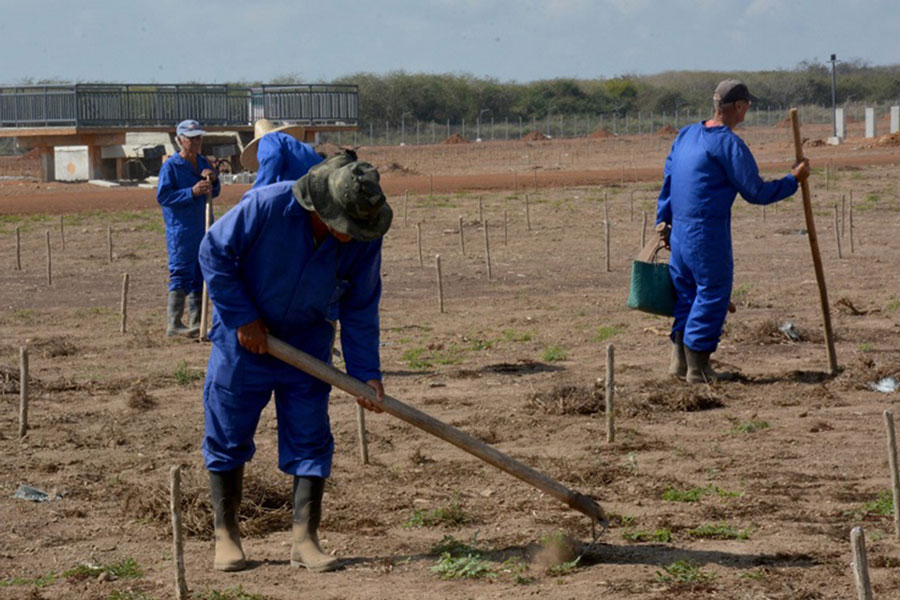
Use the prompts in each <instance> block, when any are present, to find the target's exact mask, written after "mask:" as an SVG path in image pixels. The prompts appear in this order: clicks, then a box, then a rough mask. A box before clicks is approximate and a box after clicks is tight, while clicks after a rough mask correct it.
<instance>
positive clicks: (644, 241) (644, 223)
mask: <svg viewBox="0 0 900 600" xmlns="http://www.w3.org/2000/svg"><path fill="white" fill-rule="evenodd" d="M641 213H642V214H641V249H642V250H643V249H644V246H646V245H647V211H646V210H643V211H641Z"/></svg>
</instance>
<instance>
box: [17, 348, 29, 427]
mask: <svg viewBox="0 0 900 600" xmlns="http://www.w3.org/2000/svg"><path fill="white" fill-rule="evenodd" d="M26 433H28V347H27V346H22V347H20V348H19V437H20V438H23V437H25V434H26Z"/></svg>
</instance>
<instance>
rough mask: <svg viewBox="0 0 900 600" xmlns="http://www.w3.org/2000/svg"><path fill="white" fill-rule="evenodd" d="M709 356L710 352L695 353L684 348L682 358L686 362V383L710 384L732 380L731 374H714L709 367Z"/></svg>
mask: <svg viewBox="0 0 900 600" xmlns="http://www.w3.org/2000/svg"><path fill="white" fill-rule="evenodd" d="M711 354H712V352H696V351H694V350H691V349H690V348H688V347H687V346H684V357H685V359H686V362H687V375H686V377H685V380H686V381H687V382H688V383H712V382H714V381H730V380H731V379H733V375H732V374H731V373H716V372H715V371H714V370H713V368H712V367H711V366H709V357H710V355H711Z"/></svg>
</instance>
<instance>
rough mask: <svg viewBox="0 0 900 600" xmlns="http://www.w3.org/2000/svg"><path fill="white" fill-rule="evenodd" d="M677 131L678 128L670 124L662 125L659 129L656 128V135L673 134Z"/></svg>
mask: <svg viewBox="0 0 900 600" xmlns="http://www.w3.org/2000/svg"><path fill="white" fill-rule="evenodd" d="M677 133H678V130H677V129H675V128H674V127H672V126H671V125H663V126H662V127H660V128H659V129H657V130H656V135H675V134H677Z"/></svg>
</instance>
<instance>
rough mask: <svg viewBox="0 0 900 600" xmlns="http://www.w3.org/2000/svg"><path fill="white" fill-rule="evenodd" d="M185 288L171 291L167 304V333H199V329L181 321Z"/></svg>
mask: <svg viewBox="0 0 900 600" xmlns="http://www.w3.org/2000/svg"><path fill="white" fill-rule="evenodd" d="M184 300H185V294H184V290H171V291H169V302H168V304H167V306H166V317H167V319H166V321H167V326H166V335H170V336H174V335H186V336H190V335H197V331H198V330H197V329H194V330H192V329H190V328H189V327H185V326H184V323H182V322H181V315H182V314H183V313H184Z"/></svg>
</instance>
